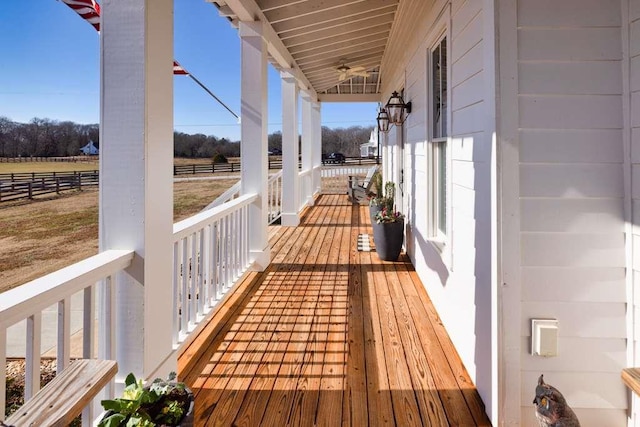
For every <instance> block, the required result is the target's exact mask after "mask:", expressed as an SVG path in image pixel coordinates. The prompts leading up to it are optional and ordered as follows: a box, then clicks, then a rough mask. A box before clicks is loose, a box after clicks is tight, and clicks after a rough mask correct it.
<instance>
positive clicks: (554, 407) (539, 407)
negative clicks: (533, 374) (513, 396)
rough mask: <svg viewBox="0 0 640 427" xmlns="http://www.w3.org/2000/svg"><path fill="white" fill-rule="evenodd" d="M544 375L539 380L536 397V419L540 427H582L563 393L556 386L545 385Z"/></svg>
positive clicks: (534, 401)
mask: <svg viewBox="0 0 640 427" xmlns="http://www.w3.org/2000/svg"><path fill="white" fill-rule="evenodd" d="M542 377H543V375H540V378H538V386H537V387H536V397H535V398H534V399H533V403H534V405H536V418H537V419H538V423H539V424H540V427H580V421H578V417H576V414H575V413H574V412H573V410H572V409H571V408H570V407H569V405H567V401H566V400H565V399H564V396H563V395H562V393H560V392H559V391H558V390H557V389H556V388H555V387H554V386H552V385H549V384H545V382H544V380H543V378H542Z"/></svg>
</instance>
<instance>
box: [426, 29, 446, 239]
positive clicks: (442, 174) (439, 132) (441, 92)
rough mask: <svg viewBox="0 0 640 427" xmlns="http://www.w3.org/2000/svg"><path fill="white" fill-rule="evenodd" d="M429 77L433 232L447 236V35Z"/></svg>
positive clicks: (436, 51)
mask: <svg viewBox="0 0 640 427" xmlns="http://www.w3.org/2000/svg"><path fill="white" fill-rule="evenodd" d="M429 65H430V67H429V79H430V83H431V91H430V100H429V104H430V105H431V142H430V150H431V153H430V160H429V161H430V170H431V174H430V175H431V197H430V203H431V206H432V208H431V234H432V237H434V238H440V239H444V238H445V237H446V235H447V187H448V186H447V172H448V171H447V164H448V159H447V137H448V136H449V135H448V126H447V114H448V111H447V96H448V87H447V83H448V82H447V38H446V37H443V38H442V39H440V41H439V42H438V43H437V44H436V46H435V47H434V48H432V49H431V54H430V64H429Z"/></svg>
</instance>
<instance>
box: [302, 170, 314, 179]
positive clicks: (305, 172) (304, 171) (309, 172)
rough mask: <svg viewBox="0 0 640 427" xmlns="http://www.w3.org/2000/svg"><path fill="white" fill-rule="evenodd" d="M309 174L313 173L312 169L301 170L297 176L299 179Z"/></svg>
mask: <svg viewBox="0 0 640 427" xmlns="http://www.w3.org/2000/svg"><path fill="white" fill-rule="evenodd" d="M311 172H313V169H307V170H303V171H301V172H300V173H299V174H298V176H300V177H303V176H307V175H309V174H311Z"/></svg>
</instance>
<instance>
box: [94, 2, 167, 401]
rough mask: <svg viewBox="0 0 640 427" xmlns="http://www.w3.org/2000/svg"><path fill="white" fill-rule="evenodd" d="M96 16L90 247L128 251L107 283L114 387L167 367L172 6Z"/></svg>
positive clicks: (109, 8) (120, 7)
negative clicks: (95, 184)
mask: <svg viewBox="0 0 640 427" xmlns="http://www.w3.org/2000/svg"><path fill="white" fill-rule="evenodd" d="M101 18H102V24H101V30H102V32H101V37H100V62H101V81H100V107H101V111H100V115H101V120H100V142H101V143H100V208H99V212H100V250H101V251H104V250H108V249H125V248H126V249H134V250H135V257H134V260H133V262H132V265H131V266H130V267H129V268H128V269H127V271H126V273H121V274H119V275H118V276H117V278H116V281H115V282H116V283H115V286H116V291H115V292H116V304H115V305H116V306H115V312H116V313H115V316H116V321H115V323H116V359H117V361H118V368H119V369H118V375H117V377H116V384H117V386H116V387H117V388H118V389H119V388H121V387H122V381H123V380H124V377H125V376H126V375H127V374H128V373H129V372H134V373H135V374H136V375H137V376H139V377H143V378H147V379H148V378H149V377H152V376H163V375H166V374H167V373H168V372H170V371H172V370H176V368H177V361H176V359H175V354H174V352H173V348H172V336H171V331H172V315H171V313H172V302H173V298H172V289H171V288H172V287H171V277H172V272H171V268H172V262H171V261H172V233H173V176H172V170H173V167H172V166H173V144H172V141H173V71H172V68H173V67H172V64H173V0H105V1H103V2H102V17H101ZM112 285H113V284H112Z"/></svg>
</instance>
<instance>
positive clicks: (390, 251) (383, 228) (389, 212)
mask: <svg viewBox="0 0 640 427" xmlns="http://www.w3.org/2000/svg"><path fill="white" fill-rule="evenodd" d="M394 200H395V184H394V183H393V182H387V183H386V184H385V197H384V199H383V202H382V210H380V211H379V212H378V213H376V214H375V217H374V222H373V223H372V225H373V241H374V242H375V244H376V252H377V253H378V257H380V259H382V260H384V261H396V260H397V259H398V257H399V256H400V252H401V251H402V243H403V242H404V215H403V214H402V213H401V212H399V211H396V210H395V209H394Z"/></svg>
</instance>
